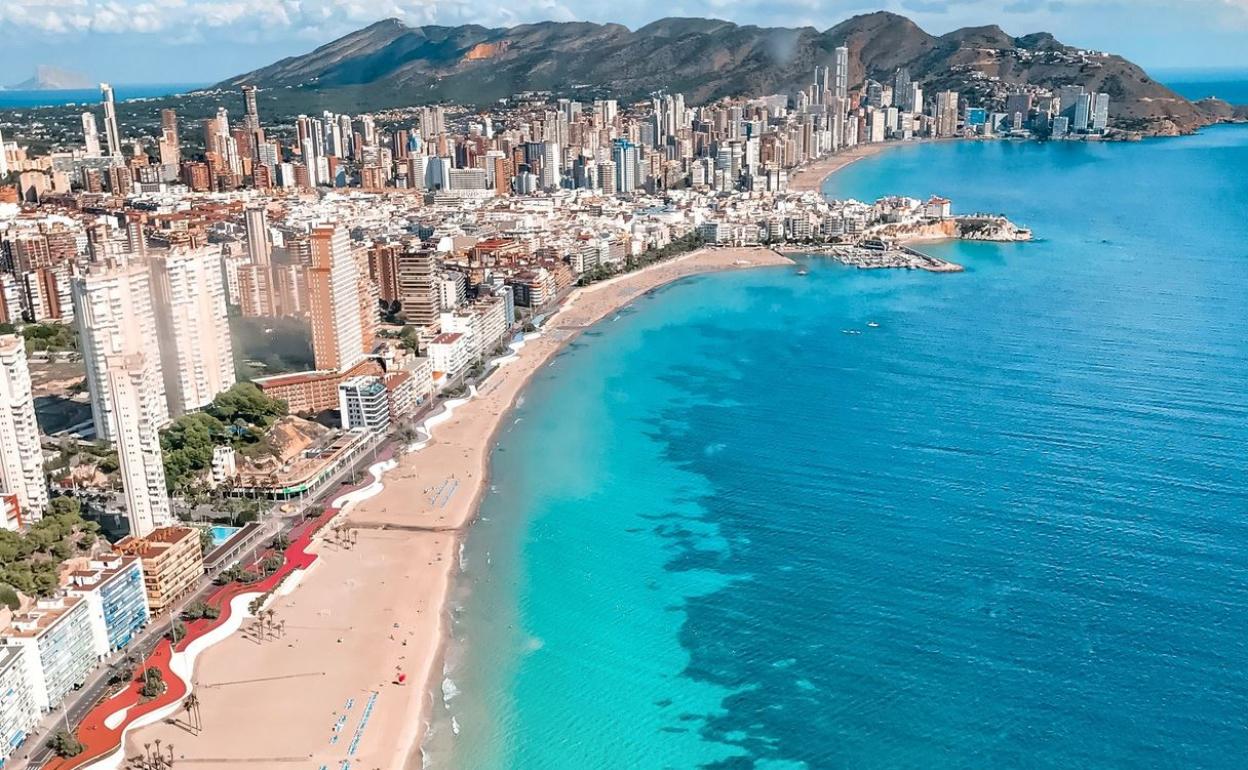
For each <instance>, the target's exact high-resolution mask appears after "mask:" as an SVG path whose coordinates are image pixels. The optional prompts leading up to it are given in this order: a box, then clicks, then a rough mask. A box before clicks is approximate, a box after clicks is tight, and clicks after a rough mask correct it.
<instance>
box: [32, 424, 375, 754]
mask: <svg viewBox="0 0 1248 770" xmlns="http://www.w3.org/2000/svg"><path fill="white" fill-rule="evenodd" d="M392 455H393V449H392V448H391V447H386V448H385V449H384V450H383V451H382V452H380V453H378V455H377V459H376V462H381V461H383V460H386V459H389V458H390V457H391V456H392ZM366 477H367V481H365V482H363V483H361V484H357V485H355V486H352V487H342V488H340V489H339V490H337V491H336V494H335V498H337V497H341V496H342V495H343V494H345V493H347V492H350V491H354V490H356V489H362V488H364V487H366V486H368V485H369V484H371V483H372V482H373V477H372V474H371V473H369V474H366ZM340 510H341V509H339V508H328V507H327V508H326V509H325V511H324V513H322V514H321V515H320V516H318V517H317V518H315V519H311V520H309V521H305V522H303V523H301V524H299V525H297V526H296V527H295V528H294V529H292V530H291V540H290V545H289V546H287V548H286V550H285V551H283V553H282V555H283V556H284V557H285V560H286V561H285V563H284V564H283V565H282V566H281V567H280V568H279V569H278V570H277V571H276V572H274V573H273V574H272V575H270V576H268V577H267V578H264V579H263V580H259V581H257V582H255V583H250V584H246V585H244V584H242V583H229V584H227V585H224V586H221V588H219V589H217V590H216V591H214V592H213V593H212V594H211V595H210V596H209V597H208V598H207V599H206V602H207V603H208V604H209V605H211V606H213V607H216V608H217V609H218V610H220V615H218V616H217V617H216V618H215V619H213V620H206V619H202V620H194V621H191V622H189V623H186V635H185V636H184V637H183V638H182V640H181V641H180V642H179V643H178V645H177V651H178V652H182V651H184V650H185V649H186V648H187V646H188V645H189V644H190V643H191V642H193V641H195V640H196V639H199V638H200V637H202V636H203V635H204V634H206V633H208V632H209V631H211V630H212V629H214V628H217V627H218V626H220V625H221V624H222V623H225V621H226V620H228V619H229V617H230V612H231V608H230V602H231V600H233V598H234V597H235V596H238V595H239V594H245V593H265V592H267V591H269V590H271V589H273V588H276V587H277V586H278V585H279V584H280V583H281V581H282V580H284V579H285V578H286V576H287V575H289V574H290V573H292V572H294V571H295V570H300V569H307V568H308V567H309V566H310V565H311V564H312V562H314V561H316V554H314V553H309V552H308V550H307V549H308V546H309V545H311V544H312V538H313V537H314V536H315V535H316V533H317V532H318V531H319V530H320V529H321V528H322V527H324V526H325V525H326V524H327V523H328V522H329V521H330V519H332V518H334V516H336V515H337V514H338V512H339V511H340ZM272 553H273V551H272V550H265V551H264V552H262V553H260V554H259V556H258V557H257V559H256V561H255V562H253V563H252V565H250V566H257V565H258V564H259V563H260V562H261V561H263V560H264V558H265V557H266V556H269V555H271V554H272ZM257 571H259V570H257ZM173 651H174V647H173V645H172V644H171V643H170V642H169V640H168V639H163V640H161V642H160V643H159V644H158V645H157V646H156V649H155V650H153V651H152V654H151V655H150V656H148V658H147V667H148V668H156V669H159V670H160V672H161V675H162V676H164V679H165V685H166V687H165V691H164V692H163V693H161V694H160V695H159V696H157V697H155V698H152V699H151V700H144V699H143V697H142V696H141V695H139V689H140V688H141V687H142V686H143V671H137V672H135V679H134V681H132V682H131V683H130V686H129V687H127V688H126V689H125V690H124V691H123V692H121V693H119V694H118V695H116V696H114V697H112V698H105V699H104V700H102V701H100V703H99V704H98V705H97V706H96V707H95V708H93V709H91V711H90V712H88V713H87V715H86V716H85V717H83V720H82V722H81V724H79V725H78V729H77V732H76V734H77V736H78V740H80V741H82V743H83V745H84V746H85V747H86V750H85V751H83V752H82V753H81V754H79V755H78V756H76V757H71V758H68V759H62V758H59V757H57V758H54V759H53V760H52V761H51V762H49V763H48V764H46V765H44V768H45V770H75V769H76V768H80V767H85V766H86V765H89V764H91V763H92V762H94V761H96V760H99V759H102V758H103V757H105V756H107V755H108V754H111V753H112V752H113V751H115V750H116V749H117V747H118V746H120V745H121V741H122V736H123V734H124V731H125V729H126V727H128V726H129V725H131V724H133V723H134V721H135V720H136V719H138V718H139V717H141V716H143V715H144V714H150V713H151V712H153V711H156V710H158V709H161V708H163V707H165V706H167V705H169V704H170V703H174V702H176V701H178V700H181V699H182V697H183V696H185V695H186V694H187V684H186V683H185V682H183V681H182V680H181V679H180V678H179V677H178V676H177V675H176V674H174V673H173V671H172V669H170V667H169V663H170V659H171V657H172V655H173ZM144 670H146V669H144ZM127 706H129V707H130V710H129V711H127V712H126V716H125V719H124V720H123V721H122V723H121V724H119V725H117V727H116V728H115V729H111V730H110V729H109V728H108V727H106V726H105V725H104V720H105V719H107V718H108V717H109V716H110V715H112V714H115V713H117V712H118V711H120V710H121V709H122V708H125V707H127Z"/></svg>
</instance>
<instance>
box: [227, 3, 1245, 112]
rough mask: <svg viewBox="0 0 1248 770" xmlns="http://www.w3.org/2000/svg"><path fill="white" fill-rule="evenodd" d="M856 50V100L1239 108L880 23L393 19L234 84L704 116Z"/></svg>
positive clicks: (1070, 51) (1114, 72) (364, 101)
mask: <svg viewBox="0 0 1248 770" xmlns="http://www.w3.org/2000/svg"><path fill="white" fill-rule="evenodd" d="M841 45H844V46H847V47H848V48H849V80H850V85H851V88H852V87H853V86H855V85H858V84H861V83H862V82H864V80H865V79H867V78H871V79H876V80H879V81H881V82H886V83H887V82H891V81H892V78H893V77H894V75H895V73H896V71H897V69H898V68H900V67H905V68H907V69H908V70H909V73H910V77H911V78H912V79H913V80H915V81H916V82H919V83H921V84H922V86H923V87H924V89H925V91H926V92H927V93H928V94H931V93H934V92H935V91H936V90H945V89H952V90H957V91H959V92H961V93H963V94H964V95H966V97H967V98H968V100H969V101H970V102H971V103H977V104H984V105H985V106H989V107H994V106H995V107H1000V106H1001V105H1002V104H1003V102H1004V98H1005V95H1006V94H1007V93H1008V92H1009V91H1010V90H1011V89H1012V88H1014V87H1016V86H1018V85H1022V84H1031V85H1036V86H1044V87H1047V88H1050V89H1054V90H1056V88H1058V87H1060V86H1062V85H1069V84H1078V85H1083V86H1085V87H1087V88H1088V89H1089V90H1095V91H1104V92H1106V93H1108V94H1109V95H1110V99H1111V101H1110V116H1111V122H1112V123H1113V124H1114V125H1116V126H1118V127H1121V128H1125V129H1130V130H1134V131H1140V132H1142V133H1147V134H1167V133H1179V132H1186V131H1191V130H1194V129H1196V128H1199V127H1200V126H1202V125H1206V124H1208V123H1211V122H1215V121H1217V120H1219V119H1222V118H1221V117H1220V116H1223V115H1225V114H1228V110H1229V107H1228V106H1227V105H1225V104H1221V103H1216V104H1215V103H1208V104H1206V103H1193V102H1190V101H1188V100H1187V99H1185V98H1183V97H1182V96H1180V95H1179V94H1176V93H1175V92H1173V91H1171V90H1170V89H1168V88H1166V87H1165V86H1163V85H1162V84H1160V83H1158V82H1157V81H1155V80H1153V79H1152V78H1150V77H1149V76H1148V74H1147V73H1146V72H1144V70H1143V69H1141V68H1140V67H1138V66H1136V65H1135V64H1133V63H1131V62H1129V61H1127V60H1126V59H1124V58H1122V57H1120V56H1115V55H1112V54H1105V53H1099V52H1090V51H1084V50H1081V49H1078V48H1074V47H1071V46H1067V45H1063V44H1062V43H1060V42H1058V41H1057V40H1056V39H1054V37H1053V36H1052V35H1050V34H1047V33H1043V32H1041V33H1035V34H1030V35H1026V36H1023V37H1012V36H1010V35H1009V34H1007V33H1006V32H1004V31H1003V30H1002V29H1001V28H1000V27H996V26H985V27H968V28H964V29H959V30H955V31H953V32H950V33H948V34H945V35H940V36H934V35H931V34H928V33H927V32H925V31H924V30H922V29H921V28H920V27H919V26H918V25H917V24H915V23H914V22H913V21H911V20H910V19H907V18H906V17H904V16H899V15H897V14H893V13H887V12H883V11H881V12H877V13H869V14H863V15H859V16H855V17H853V18H851V19H848V20H846V21H844V22H841V23H840V24H837V25H836V26H834V27H832V28H830V29H828V30H825V31H823V32H820V31H819V30H817V29H815V28H813V27H798V28H785V27H756V26H741V25H737V24H733V23H731V22H727V21H720V20H715V19H698V18H670V19H662V20H659V21H656V22H654V23H652V24H647V25H646V26H644V27H641V28H640V29H637V30H635V31H633V30H629V29H628V28H627V27H624V26H621V25H619V24H593V23H588V22H541V23H536V24H524V25H520V26H515V27H508V28H487V27H482V26H479V25H474V24H468V25H463V26H458V27H444V26H422V27H409V26H407V25H405V24H404V23H402V22H401V21H399V20H397V19H387V20H385V21H380V22H377V23H375V24H372V25H370V26H368V27H365V28H363V29H361V30H358V31H356V32H353V33H351V34H349V35H346V36H344V37H342V38H339V39H338V40H335V41H333V42H331V43H327V44H325V45H323V46H321V47H319V48H317V49H316V50H314V51H312V52H311V53H308V54H305V55H301V56H293V57H289V58H286V59H282V60H281V61H278V62H276V63H274V64H272V65H269V66H267V67H263V68H261V69H258V70H255V71H253V72H248V73H246V74H242V75H238V76H236V77H234V78H231V79H229V80H227V81H225V82H224V83H221V84H220V85H221V86H223V87H236V86H239V85H243V84H253V85H257V86H259V87H261V88H287V87H289V88H291V89H295V90H304V91H309V92H313V93H315V94H316V95H317V97H318V99H319V100H320V101H321V102H322V103H326V102H327V101H332V97H333V96H334V95H335V94H338V95H341V96H343V97H344V98H346V97H348V96H349V99H347V100H348V101H350V102H351V103H352V104H353V105H354V106H356V107H361V108H362V107H366V106H371V107H384V106H397V105H399V104H421V103H432V102H438V101H449V102H457V103H463V104H484V103H487V102H491V101H494V100H497V99H502V98H505V97H509V96H512V95H515V94H518V93H522V92H527V91H550V92H554V93H556V94H560V95H578V96H581V97H584V96H587V95H603V96H610V97H614V98H619V99H623V100H628V99H634V98H640V97H644V96H646V95H649V94H652V93H655V92H657V91H668V92H680V93H684V94H685V95H686V98H687V99H688V100H689V101H690V103H693V104H699V103H705V102H708V101H711V100H714V99H718V98H720V97H725V96H740V95H762V94H771V93H782V92H788V93H792V92H794V91H796V90H797V89H800V88H803V87H805V86H807V85H809V83H811V82H812V80H813V72H814V69H815V67H816V66H817V65H826V64H829V63H830V62H831V59H832V53H833V50H834V49H835V48H836V47H837V46H841Z"/></svg>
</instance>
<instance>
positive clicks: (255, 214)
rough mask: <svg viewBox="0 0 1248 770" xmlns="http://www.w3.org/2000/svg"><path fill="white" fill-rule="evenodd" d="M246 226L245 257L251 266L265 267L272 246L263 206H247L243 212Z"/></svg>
mask: <svg viewBox="0 0 1248 770" xmlns="http://www.w3.org/2000/svg"><path fill="white" fill-rule="evenodd" d="M243 217H244V222H245V223H246V225H247V255H248V256H249V257H251V264H253V265H267V264H269V258H270V255H271V254H272V249H273V244H272V241H271V240H270V236H269V222H268V217H267V215H266V214H265V209H264V207H263V206H248V207H247V210H246V211H244V212H243Z"/></svg>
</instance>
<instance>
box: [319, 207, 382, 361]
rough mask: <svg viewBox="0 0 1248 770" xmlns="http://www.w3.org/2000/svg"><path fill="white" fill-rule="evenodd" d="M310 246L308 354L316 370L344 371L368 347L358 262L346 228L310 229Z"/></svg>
mask: <svg viewBox="0 0 1248 770" xmlns="http://www.w3.org/2000/svg"><path fill="white" fill-rule="evenodd" d="M311 246H312V266H311V267H310V268H308V271H307V272H308V301H309V305H310V308H309V309H310V311H311V322H312V356H313V359H314V361H315V365H316V368H317V369H321V370H332V371H340V372H341V371H346V370H347V369H350V368H351V367H352V366H354V365H355V364H357V363H359V361H360V360H361V359H363V358H364V356H365V354H367V353H368V352H370V351H368V350H366V349H365V338H366V337H371V326H370V327H369V328H368V329H366V328H365V321H366V319H365V317H364V314H363V308H362V302H361V299H360V297H361V292H360V277H361V275H360V270H359V264H358V262H357V260H356V257H355V254H354V253H353V252H352V248H351V238H350V236H349V235H348V234H347V229H346V228H345V227H342V226H333V227H317V228H315V229H314V230H312V237H311Z"/></svg>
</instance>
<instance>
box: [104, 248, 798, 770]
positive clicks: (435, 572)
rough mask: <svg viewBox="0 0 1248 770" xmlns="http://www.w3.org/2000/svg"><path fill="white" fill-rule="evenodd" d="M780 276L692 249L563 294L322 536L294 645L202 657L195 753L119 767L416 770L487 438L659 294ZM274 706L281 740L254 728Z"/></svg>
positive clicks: (747, 259) (252, 639) (224, 646)
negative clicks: (609, 320)
mask: <svg viewBox="0 0 1248 770" xmlns="http://www.w3.org/2000/svg"><path fill="white" fill-rule="evenodd" d="M791 264H793V261H792V260H791V259H789V258H788V257H785V256H783V255H781V254H779V253H777V252H775V251H773V250H771V249H767V248H762V247H755V248H703V249H699V250H697V251H693V252H690V253H688V254H685V255H682V256H679V257H676V258H673V259H671V260H668V261H665V262H662V263H659V264H655V265H650V266H648V267H646V268H643V269H642V270H638V271H636V272H633V273H627V274H624V275H620V276H615V277H613V278H611V279H608V280H605V281H602V282H599V283H596V284H592V285H590V286H587V287H583V288H579V289H576V290H574V291H573V292H572V293H571V294H569V295H568V297H567V298H566V299H565V300H564V301H563V303H562V304H561V305H560V306H559V307H558V308H557V309H556V310H555V311H554V312H553V313H552V314H551V315H550V316H549V317H548V318H547V319H546V321H545V323H544V325H543V327H542V330H541V332H540V333H537V334H530V335H526V336H525V337H523V339H522V340H520V341H519V343H518V344H517V345H516V349H514V350H513V354H511V355H507V356H504V357H503V360H502V361H501V365H500V366H499V367H498V368H497V370H495V371H494V372H493V373H492V374H491V375H490V377H489V378H487V379H486V380H485V381H484V382H483V383H482V384H481V387H480V389H479V390H474V391H473V392H472V394H471V397H470V398H465V399H452V400H449V401H447V402H445V407H446V408H445V409H443V410H440V411H439V412H437V413H435V414H434V415H433V416H432V417H431V418H427V419H429V420H431V421H432V425H428V424H427V428H428V437H427V438H426V439H424V440H421V441H418V442H416V443H415V444H412V445H411V446H409V447H408V449H409V450H411V451H407V452H405V453H403V454H402V455H401V456H400V457H398V458H397V459H398V463H397V465H396V466H395V467H393V468H391V469H390V470H389V471H387V472H386V473H385V474H384V476H383V477H382V479H381V483H382V485H383V487H384V488H382V489H381V490H380V491H379V492H378V493H376V494H375V495H373V496H371V497H369V498H368V499H366V500H361V501H360V502H358V503H356V504H355V505H354V506H352V507H350V508H349V509H348V510H346V511H344V512H343V513H342V514H340V517H339V520H340V521H341V525H340V526H342V527H344V528H345V529H346V530H349V531H353V532H354V534H353V536H350V537H344V536H342V535H334V534H333V531H332V530H326V531H325V532H323V533H322V535H321V537H319V538H318V539H317V540H316V542H315V543H314V545H313V546H312V548H313V549H314V550H315V551H316V552H317V554H318V557H319V558H318V559H317V562H318V566H317V569H315V570H309V571H308V573H307V574H305V575H304V576H303V577H302V580H301V581H300V583H299V585H298V587H297V588H292V590H290V591H285V592H280V593H279V594H277V595H275V596H274V597H273V600H272V602H271V604H270V605H269V607H270V608H271V609H272V610H274V611H275V612H276V613H277V615H278V616H279V617H280V618H281V619H282V620H283V622H284V623H285V624H288V626H289V628H290V631H289V632H287V633H286V634H284V635H283V636H282V637H281V638H280V639H277V638H273V639H268V638H267V637H263V635H257V633H256V632H255V630H254V628H255V626H254V623H253V624H251V625H248V624H244V626H243V628H242V633H236V634H233V635H232V636H230V637H229V638H228V639H225V640H224V641H222V642H221V643H220V644H218V645H217V646H215V647H213V648H212V649H211V650H207V651H205V653H204V654H203V655H202V657H201V659H200V660H199V661H198V665H197V666H196V670H195V671H194V674H193V675H194V682H195V691H196V692H197V694H198V698H199V708H200V712H201V713H202V727H201V729H200V730H198V731H197V732H195V733H194V734H193V735H195V736H196V739H190V736H188V734H187V733H188V732H190V731H189V730H187V728H186V727H185V725H180V724H171V723H170V722H162V723H159V724H155V725H151V726H148V727H143V728H140V729H138V730H135V731H134V732H132V733H131V734H129V735H127V737H126V742H125V749H126V751H125V753H124V755H126V756H130V755H133V754H135V753H142V751H143V746H144V744H146V743H150V742H152V741H153V740H154V739H157V738H159V739H161V740H163V741H165V742H167V743H174V744H177V746H178V749H179V754H181V755H182V758H184V759H186V760H189V761H194V762H195V763H196V764H197V765H202V766H204V767H205V770H213V768H221V770H226V768H228V767H232V766H237V765H238V764H239V763H240V762H242V763H248V762H253V763H254V762H257V761H264V760H268V761H277V760H279V759H280V760H281V761H293V760H294V759H296V758H297V759H298V760H299V761H300V762H303V763H310V764H311V766H314V767H315V766H317V765H318V764H326V765H328V766H338V765H340V764H341V763H342V762H343V761H345V760H350V762H351V764H352V766H355V767H360V768H365V767H387V768H400V767H406V768H420V767H422V765H423V752H424V741H425V736H426V734H427V732H428V729H429V726H430V723H431V721H432V717H433V713H434V712H433V706H434V701H435V698H438V697H440V694H441V680H442V677H441V673H440V672H441V666H442V665H444V660H445V655H446V651H447V647H448V645H449V641H450V630H451V626H450V618H449V616H448V613H449V611H450V609H449V607H450V597H451V592H452V590H453V586H454V579H455V575H456V574H457V572H458V569H459V548H460V544H461V543H462V542H463V539H464V537H465V536H466V535H467V533H468V531H469V528H470V527H471V525H472V523H473V522H474V521H475V520H476V518H477V516H478V512H479V508H480V504H481V502H482V500H483V499H484V495H485V492H486V489H487V485H488V473H489V459H490V452H491V450H492V448H493V446H494V444H495V442H496V440H497V435H498V432H499V431H500V430H501V427H502V425H503V421H504V419H505V418H506V416H507V415H508V414H509V413H510V411H511V410H512V408H513V407H514V406H515V404H516V403H517V400H518V398H519V396H520V395H521V393H522V392H523V391H524V389H525V388H526V387H527V384H528V382H529V380H530V379H531V377H532V376H533V375H534V374H535V373H537V372H538V371H539V370H540V369H542V368H543V367H545V366H547V365H548V364H549V362H550V361H551V359H553V358H554V357H555V356H556V355H557V354H558V353H559V352H560V351H562V350H563V348H564V346H565V345H566V344H568V343H569V342H571V341H572V340H574V339H576V338H577V337H578V336H579V335H580V333H581V332H583V331H584V330H586V329H588V328H590V327H591V326H593V325H594V324H596V323H598V322H599V321H601V320H602V319H603V318H606V317H607V316H609V315H610V314H612V313H614V312H617V311H618V310H620V309H621V308H623V307H625V306H627V305H629V304H631V303H632V302H633V301H635V300H636V299H638V298H640V297H641V296H643V295H645V294H646V293H648V292H650V291H653V290H654V289H657V288H659V287H662V286H665V285H667V284H669V283H672V282H674V281H677V280H680V279H682V278H687V277H691V276H695V275H702V274H706V273H711V272H721V271H726V270H739V269H752V268H759V267H768V266H784V265H791ZM448 411H449V412H450V414H449V416H448V415H447V414H446V413H447V412H448ZM292 693H298V697H292ZM276 704H280V706H281V708H282V710H283V712H284V720H285V721H284V723H285V727H284V729H283V730H282V731H280V732H274V731H272V730H271V729H266V727H265V725H266V724H269V723H270V722H269V720H270V719H271V717H272V713H273V712H272V707H273V706H274V705H276ZM198 738H202V739H204V740H198Z"/></svg>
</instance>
